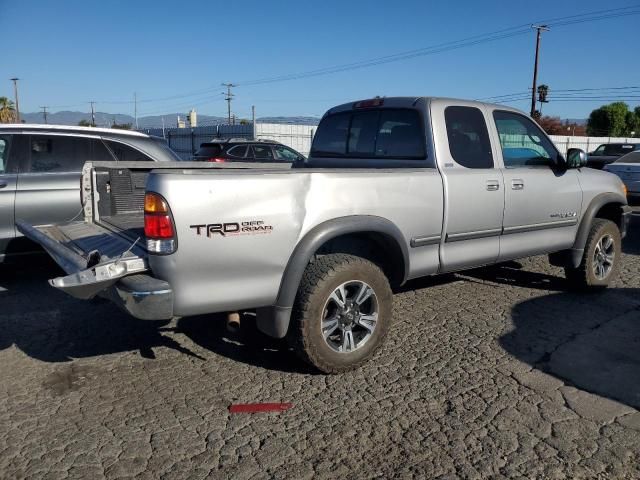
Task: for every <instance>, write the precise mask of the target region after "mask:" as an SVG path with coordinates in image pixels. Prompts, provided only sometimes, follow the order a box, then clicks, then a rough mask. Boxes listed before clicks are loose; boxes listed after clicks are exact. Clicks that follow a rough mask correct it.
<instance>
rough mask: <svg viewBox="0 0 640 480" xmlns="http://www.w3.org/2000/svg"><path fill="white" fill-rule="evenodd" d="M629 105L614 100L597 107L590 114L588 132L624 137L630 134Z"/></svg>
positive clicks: (595, 134)
mask: <svg viewBox="0 0 640 480" xmlns="http://www.w3.org/2000/svg"><path fill="white" fill-rule="evenodd" d="M629 113H630V112H629V106H628V105H627V104H626V103H624V102H614V103H610V104H609V105H603V106H602V107H600V108H597V109H595V110H594V111H592V112H591V115H589V121H588V123H587V134H588V135H594V136H607V137H609V136H610V137H624V136H626V135H628V134H629V132H630V131H631V129H630V128H629V126H630V125H629V123H628V122H629V115H628V114H629Z"/></svg>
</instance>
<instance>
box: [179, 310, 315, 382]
mask: <svg viewBox="0 0 640 480" xmlns="http://www.w3.org/2000/svg"><path fill="white" fill-rule="evenodd" d="M240 324H241V328H240V330H239V331H238V332H234V333H231V332H228V331H227V328H226V315H224V314H214V315H200V316H195V317H184V318H181V319H180V320H178V324H177V326H176V329H175V332H176V333H181V334H184V335H186V336H187V337H188V338H189V339H190V340H191V341H192V342H193V343H195V344H197V345H199V346H201V347H202V348H205V349H207V350H209V351H211V352H213V353H215V354H217V355H221V356H224V357H227V358H229V359H231V360H234V361H236V362H241V363H245V364H248V365H252V366H256V367H260V368H265V369H267V370H276V371H281V372H290V373H305V374H317V373H318V371H316V370H314V369H313V368H312V367H311V366H309V365H307V364H305V363H304V362H303V361H302V360H300V359H299V358H298V357H297V356H296V355H295V353H294V352H293V350H292V349H291V348H290V347H289V346H288V345H287V342H286V341H285V340H284V339H283V340H278V339H274V338H271V337H268V336H267V335H264V334H263V333H261V332H260V331H259V330H258V329H257V327H256V324H255V316H254V315H253V314H252V313H250V312H249V313H243V314H242V315H241V321H240Z"/></svg>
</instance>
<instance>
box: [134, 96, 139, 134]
mask: <svg viewBox="0 0 640 480" xmlns="http://www.w3.org/2000/svg"><path fill="white" fill-rule="evenodd" d="M133 116H134V118H135V119H136V130H138V95H137V93H136V92H133Z"/></svg>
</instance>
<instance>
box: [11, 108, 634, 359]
mask: <svg viewBox="0 0 640 480" xmlns="http://www.w3.org/2000/svg"><path fill="white" fill-rule="evenodd" d="M585 164H586V157H585V154H584V152H582V151H580V150H576V149H573V150H570V151H569V152H568V153H567V157H566V158H565V157H564V156H563V155H561V154H560V152H559V151H558V150H557V148H556V147H555V146H554V144H553V143H552V142H551V141H550V140H549V138H548V137H547V135H545V133H544V132H543V131H542V130H541V129H540V128H539V127H538V126H537V125H536V124H535V123H534V122H533V121H531V119H530V118H528V117H527V116H525V115H524V114H522V113H521V112H519V111H517V110H514V109H511V108H508V107H504V106H499V105H490V104H485V103H478V102H471V101H464V100H452V99H443V98H428V97H417V98H416V97H412V98H407V97H398V98H375V99H372V100H364V101H358V102H352V103H347V104H344V105H340V106H337V107H335V108H332V109H331V110H329V111H328V112H327V113H326V114H325V115H324V117H323V118H322V121H321V122H320V125H319V126H318V129H317V134H316V136H315V138H314V141H313V146H312V150H311V154H310V156H309V158H308V159H307V160H306V162H305V164H304V165H300V166H297V167H294V168H291V167H289V166H288V165H285V166H282V167H277V166H273V165H247V164H242V165H239V164H236V165H234V164H221V165H208V166H206V167H203V165H202V164H187V163H182V164H171V163H168V164H163V165H148V164H147V165H141V164H124V163H122V162H120V163H118V164H116V163H110V162H103V163H101V162H93V163H87V164H85V166H84V170H83V175H82V201H83V205H84V221H77V222H71V223H66V224H57V225H46V226H37V227H34V226H31V225H29V224H27V223H25V222H21V221H18V222H17V228H18V229H19V230H20V231H21V232H23V233H24V234H25V235H26V236H28V237H29V238H31V239H32V240H34V241H36V242H38V243H40V244H41V245H42V246H43V247H44V248H45V249H46V250H47V251H48V252H49V253H50V255H51V256H52V257H53V258H54V259H55V260H56V261H57V262H58V264H60V266H61V267H62V268H63V269H64V270H65V271H66V272H67V273H68V275H67V276H64V277H60V278H55V279H53V280H50V283H51V284H52V285H53V286H54V287H57V288H59V289H61V290H64V291H66V292H67V293H69V294H71V295H73V296H75V297H78V298H91V297H93V296H95V295H101V296H106V297H108V298H110V299H112V300H113V301H114V302H116V303H117V304H119V305H121V306H122V307H123V308H124V309H126V310H127V311H128V312H130V313H131V314H132V315H133V316H135V317H137V318H140V319H168V318H172V317H177V316H187V315H199V314H206V313H213V312H237V311H240V310H243V311H245V310H253V309H255V311H256V316H257V325H258V328H259V329H260V330H261V331H263V332H264V333H266V334H268V335H271V336H273V337H278V338H283V337H286V338H287V339H288V340H289V341H290V342H291V344H292V346H293V347H294V349H295V350H296V351H297V352H298V353H299V355H300V356H301V357H302V358H303V359H304V360H306V361H308V362H310V363H311V364H313V365H314V366H316V367H317V368H318V369H319V370H321V371H323V372H340V371H344V370H347V369H351V368H354V367H356V366H358V365H360V364H361V363H362V362H364V361H365V360H366V359H368V358H369V357H371V356H372V354H373V352H374V351H375V350H376V348H378V347H379V346H380V344H381V342H382V340H383V338H384V336H385V334H386V333H387V331H388V329H389V327H390V325H391V321H392V311H393V309H392V288H393V286H397V285H402V284H403V283H405V282H407V281H408V280H410V279H414V278H418V277H423V276H427V275H435V274H440V273H445V272H454V271H458V270H463V269H468V268H472V267H477V266H481V265H489V264H493V263H496V262H503V261H507V260H511V259H515V258H520V257H526V256H530V255H538V254H550V255H549V258H550V261H551V262H552V263H553V264H555V265H559V266H563V267H564V268H565V271H566V276H567V279H568V285H572V286H575V287H578V288H581V289H585V290H586V289H598V288H603V287H606V286H607V285H608V284H609V282H610V281H611V280H612V279H613V278H614V276H615V275H616V272H617V271H618V269H619V268H620V261H621V245H620V243H621V238H622V237H623V236H624V234H625V231H626V227H627V224H628V218H629V208H628V207H627V200H626V196H625V191H624V187H623V184H622V182H621V181H620V179H619V178H618V177H616V176H615V175H612V174H610V173H606V172H601V171H595V170H591V169H589V168H584V166H585Z"/></svg>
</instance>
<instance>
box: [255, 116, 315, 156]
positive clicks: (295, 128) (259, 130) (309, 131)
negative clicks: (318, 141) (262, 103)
mask: <svg viewBox="0 0 640 480" xmlns="http://www.w3.org/2000/svg"><path fill="white" fill-rule="evenodd" d="M316 128H318V127H317V125H286V124H280V123H256V136H257V137H258V138H262V139H268V140H276V141H278V142H280V143H284V144H285V145H287V146H289V147H291V148H293V149H294V150H297V151H298V152H300V153H301V154H303V155H305V156H306V155H309V150H311V139H312V138H313V135H314V133H315V131H316Z"/></svg>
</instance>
